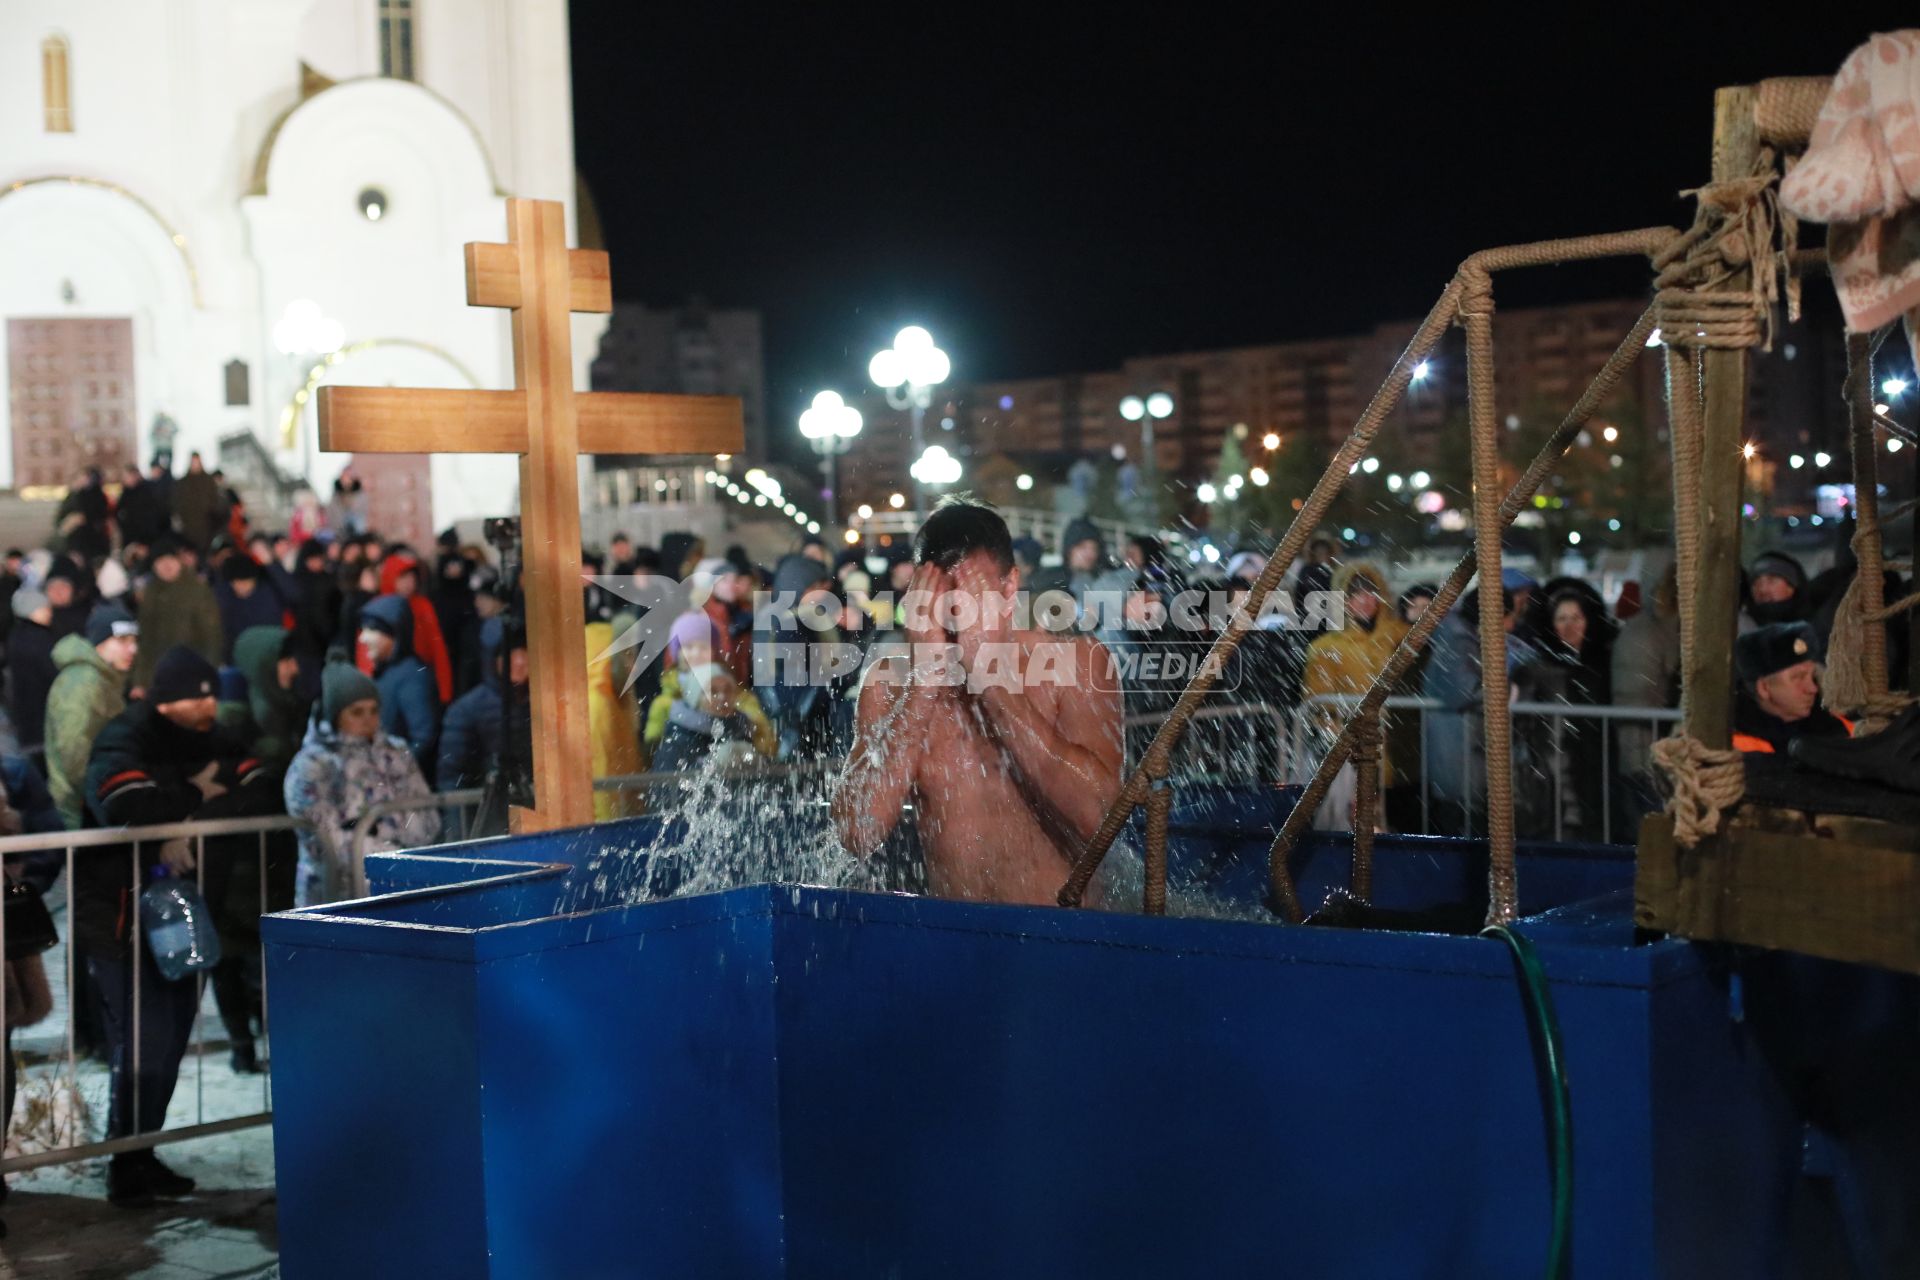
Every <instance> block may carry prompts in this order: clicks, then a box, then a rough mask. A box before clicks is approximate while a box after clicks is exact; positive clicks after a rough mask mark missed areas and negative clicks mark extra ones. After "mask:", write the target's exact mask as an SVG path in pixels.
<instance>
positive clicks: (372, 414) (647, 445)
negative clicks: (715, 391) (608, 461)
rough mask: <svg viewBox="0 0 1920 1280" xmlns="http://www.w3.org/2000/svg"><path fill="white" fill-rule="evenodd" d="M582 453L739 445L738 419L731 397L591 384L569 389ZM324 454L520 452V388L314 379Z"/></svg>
mask: <svg viewBox="0 0 1920 1280" xmlns="http://www.w3.org/2000/svg"><path fill="white" fill-rule="evenodd" d="M574 405H575V408H576V409H577V411H578V414H579V421H580V452H582V453H647V454H702V453H739V452H740V451H741V449H742V448H744V447H745V441H746V427H745V424H744V420H743V419H742V416H741V406H740V401H739V399H738V398H737V397H733V396H669V395H647V394H643V393H639V392H624V391H620V392H616V391H598V392H594V393H593V394H591V395H576V396H575V397H574ZM319 409H320V447H321V449H323V450H325V451H326V452H328V453H525V452H526V451H527V393H526V392H524V391H436V390H423V389H417V388H409V387H321V388H320V389H319Z"/></svg>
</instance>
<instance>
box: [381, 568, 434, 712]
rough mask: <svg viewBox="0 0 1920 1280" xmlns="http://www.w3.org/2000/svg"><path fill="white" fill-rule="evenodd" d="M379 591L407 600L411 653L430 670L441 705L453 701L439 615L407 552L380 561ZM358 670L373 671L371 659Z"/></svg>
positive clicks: (418, 569)
mask: <svg viewBox="0 0 1920 1280" xmlns="http://www.w3.org/2000/svg"><path fill="white" fill-rule="evenodd" d="M380 594H381V595H383V596H398V597H400V598H401V599H403V600H405V601H406V602H407V608H408V610H409V611H411V612H412V614H413V652H414V655H415V656H416V657H418V658H419V659H420V661H422V662H424V663H426V664H427V669H428V670H429V671H431V672H433V683H434V689H435V691H436V692H438V694H439V695H440V701H441V703H442V704H443V705H444V704H446V703H449V702H452V701H453V660H452V657H451V655H449V654H448V652H447V641H446V637H444V636H443V635H441V634H440V617H439V615H438V614H436V613H435V612H434V609H433V601H431V600H429V599H427V597H426V596H425V595H424V594H422V593H421V591H420V562H419V561H418V560H416V559H414V558H413V557H412V556H411V555H405V554H396V555H391V556H388V557H387V558H386V559H385V560H383V561H381V562H380ZM360 670H361V671H363V672H365V673H366V674H368V675H371V674H373V667H372V664H371V662H369V661H363V662H361V663H360Z"/></svg>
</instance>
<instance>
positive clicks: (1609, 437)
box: [1600, 427, 1620, 444]
mask: <svg viewBox="0 0 1920 1280" xmlns="http://www.w3.org/2000/svg"><path fill="white" fill-rule="evenodd" d="M1600 438H1601V439H1602V440H1605V441H1606V442H1607V443H1608V444H1612V443H1613V442H1614V441H1615V440H1618V439H1619V438H1620V428H1618V427H1608V428H1606V429H1605V430H1604V431H1602V432H1601V433H1600Z"/></svg>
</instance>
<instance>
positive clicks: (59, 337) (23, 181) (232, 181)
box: [0, 0, 617, 536]
mask: <svg viewBox="0 0 1920 1280" xmlns="http://www.w3.org/2000/svg"><path fill="white" fill-rule="evenodd" d="M510 195H518V196H531V197H538V198H544V199H558V200H563V201H565V202H566V204H567V208H568V227H569V234H570V236H575V238H574V243H578V242H579V241H578V238H577V235H575V231H576V226H575V215H576V208H575V195H576V185H575V176H574V169H573V119H572V102H571V78H570V69H569V56H568V46H567V7H566V3H565V0H6V3H4V4H0V321H4V323H3V324H0V369H4V370H5V371H6V376H7V379H8V394H7V395H6V397H5V398H4V399H0V489H12V490H15V491H17V492H19V493H21V494H23V495H25V496H28V497H33V496H44V495H48V494H50V493H52V492H56V491H57V490H58V489H59V487H61V486H65V485H68V484H71V483H72V482H73V481H74V479H75V478H76V477H77V476H78V475H79V474H80V473H81V471H83V470H84V469H85V468H86V467H87V466H90V465H97V466H101V467H102V468H103V469H105V470H107V471H108V478H109V480H112V479H115V478H116V476H115V474H114V473H115V472H116V471H117V469H118V468H119V466H120V465H122V464H123V463H126V462H130V461H137V462H139V463H142V464H145V463H146V462H148V461H149V460H150V459H151V458H152V457H153V456H154V454H155V452H156V451H157V450H160V449H170V450H171V452H172V454H173V456H174V459H175V468H176V470H179V469H182V468H183V467H184V464H185V460H186V457H187V454H188V453H189V452H191V451H196V450H197V451H199V452H200V453H201V454H202V455H203V457H204V458H205V459H206V461H207V463H208V466H209V468H211V467H213V466H215V465H218V463H219V460H220V458H221V456H222V455H223V453H224V454H225V456H227V457H229V458H236V457H237V456H238V455H240V454H246V453H251V454H253V455H255V456H258V457H262V458H267V459H271V461H272V462H273V463H274V464H275V466H276V467H277V469H278V470H279V471H280V472H281V473H282V474H284V475H300V476H306V477H307V478H308V480H309V482H310V483H311V484H312V485H313V487H314V488H315V490H316V491H318V492H319V493H320V494H321V495H322V497H323V498H324V497H325V495H326V493H327V492H328V490H329V489H330V488H331V486H332V483H333V480H334V478H335V477H336V476H337V475H338V474H339V472H340V470H341V469H342V467H344V466H345V465H346V464H347V463H348V462H349V461H350V459H349V458H348V457H347V456H345V455H337V454H322V453H320V452H318V446H317V444H316V441H315V435H314V430H315V424H314V415H313V406H312V400H313V396H312V392H313V389H314V387H315V386H317V385H319V384H321V383H323V382H332V383H343V384H356V385H382V386H386V385H391V386H426V387H492V388H497V387H510V386H511V385H512V383H513V361H512V352H511V346H510V340H509V321H508V317H507V314H506V313H505V312H503V311H497V310H478V309H474V308H469V307H468V306H467V305H466V287H465V275H464V268H463V259H462V249H461V246H462V244H463V243H464V242H466V241H468V240H495V241H498V240H504V239H505V238H506V210H505V200H506V198H507V197H508V196H510ZM590 221H591V218H589V222H590ZM616 267H617V264H616ZM604 324H605V318H604V317H600V316H576V317H575V319H574V325H575V329H574V348H573V350H574V357H575V360H576V362H577V365H578V368H577V370H576V377H577V380H578V383H579V385H581V386H585V385H586V375H587V369H588V366H589V364H590V363H591V361H592V357H593V354H594V350H595V346H596V344H597V340H598V336H599V334H600V332H601V330H602V329H603V327H604ZM248 436H250V437H251V438H252V440H257V441H258V442H259V445H260V446H261V448H260V449H253V448H252V447H251V442H250V441H249V440H248V439H247V437H248ZM356 469H357V470H358V471H359V472H360V474H361V475H362V476H363V477H365V478H366V479H367V480H368V482H369V487H370V488H373V489H374V490H375V509H376V524H378V523H379V521H380V518H381V517H380V514H379V513H381V512H389V513H391V514H389V515H388V516H387V519H388V521H389V522H399V523H400V524H403V525H409V526H411V528H409V529H407V530H406V532H408V533H409V534H410V535H411V536H418V535H419V533H420V532H421V531H424V530H425V529H426V528H428V527H429V526H430V527H433V528H439V527H444V526H445V525H447V524H449V523H452V522H453V521H455V520H459V519H466V518H472V517H477V516H481V515H498V514H504V513H509V512H512V511H515V510H517V509H518V494H517V486H518V475H517V468H516V467H515V465H514V462H513V460H512V459H510V458H505V457H483V456H476V455H464V456H463V455H437V456H434V457H432V458H431V459H430V460H429V459H427V458H425V457H401V458H392V459H376V458H371V457H363V458H361V459H359V460H358V461H357V463H356ZM423 500H424V501H423ZM427 501H430V504H431V505H430V509H427V507H426V502H427ZM400 531H401V530H399V529H396V530H395V532H400Z"/></svg>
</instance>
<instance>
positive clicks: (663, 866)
mask: <svg viewBox="0 0 1920 1280" xmlns="http://www.w3.org/2000/svg"><path fill="white" fill-rule="evenodd" d="M838 774H839V770H838V769H837V767H830V766H821V767H806V768H800V769H794V770H791V771H788V772H785V773H781V774H775V775H767V774H757V775H756V774H744V775H743V774H742V773H741V772H740V771H738V770H730V769H728V768H726V767H724V765H723V762H721V761H719V760H717V759H712V758H710V759H709V760H708V761H707V762H706V763H705V764H704V765H703V766H702V767H701V768H699V769H698V770H696V771H693V772H691V773H690V774H688V775H687V776H686V777H684V778H682V779H680V780H679V781H677V782H674V783H671V784H667V785H663V786H659V787H656V788H655V789H654V790H653V791H652V792H651V793H649V796H648V804H649V809H650V812H651V813H652V814H653V815H654V816H655V817H656V818H657V819H658V820H657V821H656V822H654V823H650V824H648V826H647V829H646V831H645V834H644V835H643V836H642V837H641V838H640V839H638V840H631V841H625V842H608V843H605V844H603V845H602V846H601V847H600V848H599V849H597V850H596V851H595V852H594V853H593V854H592V855H591V856H590V857H589V858H588V860H587V861H586V862H585V864H584V865H583V866H582V868H581V869H580V870H579V871H578V872H576V873H575V874H574V875H573V876H570V877H569V878H568V881H567V884H566V886H565V887H564V888H563V889H562V891H561V899H560V902H559V903H558V904H557V906H558V909H559V911H560V912H562V913H564V914H572V913H577V912H583V911H591V910H596V909H600V908H604V907H613V906H630V905H635V904H638V903H644V902H654V901H660V900H662V899H666V898H675V897H686V896H691V895H695V894H704V893H718V892H721V891H723V890H727V889H735V888H740V887H742V886H745V885H757V884H805V885H813V886H819V887H824V888H829V889H847V890H856V891H862V892H873V893H888V892H892V893H914V894H919V893H925V892H926V874H925V869H924V866H923V864H922V863H921V860H920V854H919V848H918V841H917V839H916V834H915V832H914V831H913V829H912V828H913V824H912V822H911V821H904V822H902V824H901V828H900V830H899V831H897V832H896V833H895V835H894V837H893V838H892V839H891V840H889V841H888V843H887V845H886V846H885V847H884V848H883V849H881V850H880V851H878V852H876V853H875V854H873V855H872V856H871V857H869V858H858V857H855V856H854V855H852V854H850V853H848V852H847V851H846V849H845V848H843V847H842V846H841V844H840V840H839V837H838V836H837V834H836V833H835V831H834V829H833V822H832V818H831V810H830V807H829V804H830V801H831V799H832V796H833V789H834V786H835V784H836V782H837V780H838ZM1062 878H1063V879H1064V875H1063V877H1062ZM1145 881H1146V874H1145V865H1144V862H1143V860H1142V857H1141V851H1140V847H1139V843H1138V839H1137V836H1136V835H1135V834H1134V833H1133V832H1131V831H1129V832H1123V833H1122V835H1121V837H1120V838H1119V839H1118V840H1116V841H1115V842H1114V845H1113V848H1112V849H1111V850H1110V851H1109V853H1108V855H1107V857H1106V859H1105V860H1104V861H1103V863H1102V864H1101V868H1100V872H1099V874H1098V875H1097V876H1096V878H1095V880H1094V883H1093V885H1092V886H1091V890H1090V892H1089V894H1088V903H1089V905H1090V906H1094V907H1096V908H1098V909H1101V910H1108V911H1117V912H1127V913H1132V912H1138V911H1139V910H1140V903H1141V900H1142V895H1143V890H1144V887H1145ZM1167 912H1168V914H1169V915H1175V916H1187V917H1204V918H1210V919H1241V920H1261V921H1266V920H1269V919H1270V917H1268V916H1267V915H1266V913H1265V911H1264V910H1262V909H1258V908H1253V907H1249V906H1247V905H1246V904H1243V903H1236V902H1230V901H1227V900H1225V899H1221V898H1218V897H1215V896H1211V895H1209V894H1208V893H1206V892H1205V891H1204V890H1203V889H1201V888H1200V887H1198V886H1196V885H1193V884H1182V883H1178V882H1177V881H1176V882H1175V883H1171V884H1169V886H1168V903H1167Z"/></svg>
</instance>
